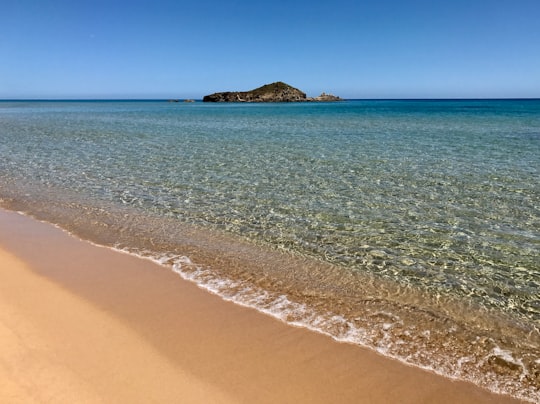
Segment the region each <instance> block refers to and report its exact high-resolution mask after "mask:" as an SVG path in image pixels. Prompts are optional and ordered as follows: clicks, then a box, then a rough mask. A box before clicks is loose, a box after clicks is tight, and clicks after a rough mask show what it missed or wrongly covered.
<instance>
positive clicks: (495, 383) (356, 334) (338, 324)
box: [117, 248, 540, 402]
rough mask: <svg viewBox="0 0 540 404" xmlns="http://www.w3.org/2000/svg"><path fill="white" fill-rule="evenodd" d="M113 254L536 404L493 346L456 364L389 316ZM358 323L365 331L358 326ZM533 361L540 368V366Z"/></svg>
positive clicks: (180, 263)
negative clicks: (330, 307) (342, 309)
mask: <svg viewBox="0 0 540 404" xmlns="http://www.w3.org/2000/svg"><path fill="white" fill-rule="evenodd" d="M117 250H119V251H122V252H124V253H128V254H133V255H136V256H139V257H142V258H146V259H150V260H152V261H154V262H156V263H157V264H159V265H163V266H166V267H168V268H170V269H172V270H173V271H174V272H175V273H177V274H178V275H179V276H181V277H182V278H183V279H184V280H187V281H190V282H194V283H195V284H196V285H198V286H199V287H200V288H202V289H204V290H206V291H208V292H210V293H212V294H215V295H217V296H220V297H221V298H222V299H224V300H225V301H229V302H233V303H235V304H238V305H240V306H243V307H248V308H252V309H255V310H257V311H259V312H262V313H264V314H266V315H269V316H272V317H274V318H276V319H278V320H280V321H283V322H285V323H287V324H289V325H292V326H296V327H301V328H306V329H309V330H311V331H314V332H318V333H321V334H324V335H326V336H329V337H331V338H332V339H334V340H335V341H338V342H342V343H349V344H354V345H358V346H362V347H365V348H369V349H372V350H375V351H376V352H379V353H380V354H382V355H384V356H387V357H390V358H392V359H395V360H398V361H400V362H403V363H406V364H407V365H413V366H415V367H418V368H421V369H424V370H427V371H430V372H433V373H436V374H439V375H441V376H444V377H447V378H450V379H453V380H463V381H468V382H472V383H475V384H477V385H479V386H481V387H483V388H486V389H488V390H490V391H492V392H495V393H498V394H509V395H512V396H514V397H517V398H519V399H522V400H526V401H530V402H538V401H540V389H539V386H538V385H536V386H535V385H532V384H531V383H528V382H530V380H529V379H530V377H529V376H530V374H529V371H528V370H527V367H526V365H525V364H524V363H523V361H522V360H521V359H518V358H515V357H514V355H513V354H512V352H510V351H508V350H505V349H502V348H500V347H498V346H495V347H493V349H492V350H491V352H490V354H489V355H487V356H486V357H484V358H483V359H480V360H479V359H478V358H477V357H475V356H474V355H461V356H459V357H457V358H456V357H448V356H446V357H445V356H441V354H437V352H436V351H434V347H433V344H432V343H431V340H432V339H433V336H432V335H431V331H430V330H429V329H424V330H422V329H418V328H417V327H416V326H414V325H413V326H407V325H406V324H405V323H404V320H403V319H402V318H400V316H398V315H396V314H395V313H392V312H390V311H386V310H375V311H373V312H371V313H370V314H369V316H368V317H369V319H370V320H369V321H367V322H366V319H365V318H355V319H348V318H346V317H345V316H343V315H341V314H337V313H332V312H329V311H325V310H321V309H315V308H312V307H309V306H308V305H306V304H304V303H299V302H295V301H292V300H290V299H289V298H288V297H287V296H285V295H282V294H276V293H271V292H269V291H267V290H263V289H261V288H258V287H256V286H253V285H250V284H247V283H246V282H244V281H237V280H233V279H226V278H221V277H217V276H216V275H215V274H214V273H213V272H212V270H211V269H208V268H204V267H202V266H199V265H197V264H196V263H194V262H193V261H192V260H191V259H190V258H189V257H187V256H178V255H173V254H164V255H153V254H152V253H150V252H141V251H133V250H130V249H126V248H117ZM362 323H363V324H364V326H361V324H362ZM447 331H448V333H449V334H452V333H454V332H456V329H455V328H450V329H448V330H447ZM396 336H397V337H396ZM537 361H538V363H539V364H540V360H537ZM493 367H496V368H497V367H498V368H499V369H498V370H500V368H504V369H503V371H500V372H497V373H496V374H495V373H492V372H490V371H489V369H491V368H493ZM505 369H506V370H507V372H505V371H504V370H505ZM516 372H518V373H519V375H520V376H519V378H518V379H519V380H518V382H519V383H516V380H515V377H514V375H515V373H516ZM501 374H502V376H503V377H501Z"/></svg>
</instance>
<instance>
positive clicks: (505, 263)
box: [0, 100, 540, 402]
mask: <svg viewBox="0 0 540 404" xmlns="http://www.w3.org/2000/svg"><path fill="white" fill-rule="evenodd" d="M0 204H1V205H2V206H4V207H6V208H9V209H13V210H19V211H23V212H25V213H27V214H29V215H32V216H34V217H36V218H38V219H41V220H45V221H48V222H51V223H54V224H56V225H58V226H60V227H62V228H64V229H66V230H68V231H70V232H72V233H74V234H76V235H78V236H79V237H81V238H84V239H88V240H91V241H93V242H95V243H97V244H101V245H105V246H109V247H112V248H116V249H121V250H124V251H128V252H131V253H133V254H138V255H141V256H145V257H150V258H152V259H155V260H156V261H159V262H160V263H161V264H162V265H164V266H166V267H169V268H171V269H172V270H174V271H176V272H178V273H179V274H180V275H181V276H182V277H184V278H187V279H190V280H193V281H195V282H197V283H198V284H199V285H200V286H201V287H203V288H206V289H208V290H210V291H211V292H214V293H217V294H219V295H221V296H222V297H223V298H225V299H227V300H232V301H235V302H237V303H239V304H243V305H247V306H251V307H254V308H256V309H258V310H260V311H262V312H265V313H268V314H271V315H273V316H275V317H278V318H280V319H282V320H284V321H286V322H289V323H291V324H295V325H301V326H305V327H308V328H311V329H314V330H317V331H319V332H323V333H326V334H329V335H331V336H332V337H334V338H335V339H337V340H340V341H347V342H351V343H355V344H359V345H363V346H368V347H370V348H372V349H375V350H377V351H379V352H381V353H383V354H384V355H388V356H391V357H394V358H397V359H399V360H401V361H404V362H407V363H409V364H412V365H415V366H420V367H423V368H426V369H431V370H432V371H435V372H437V373H440V374H443V375H446V376H448V377H452V378H458V379H464V380H470V381H472V382H474V383H476V384H478V385H481V386H483V387H486V388H489V389H491V390H493V391H498V392H503V393H508V394H511V395H513V396H516V397H520V398H523V399H528V400H530V401H536V402H538V401H540V101H539V100H397V101H384V100H377V101H363V100H351V101H344V102H337V103H291V104H211V103H210V104H208V103H201V102H195V103H167V102H164V101H137V102H125V101H91V102H90V101H49V102H40V101H1V102H0Z"/></svg>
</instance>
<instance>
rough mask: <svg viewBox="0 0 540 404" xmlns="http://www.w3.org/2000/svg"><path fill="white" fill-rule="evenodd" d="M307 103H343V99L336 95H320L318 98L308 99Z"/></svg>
mask: <svg viewBox="0 0 540 404" xmlns="http://www.w3.org/2000/svg"><path fill="white" fill-rule="evenodd" d="M308 101H319V102H329V101H343V98H340V97H338V96H337V95H333V94H326V93H322V94H321V95H319V96H318V97H314V98H308Z"/></svg>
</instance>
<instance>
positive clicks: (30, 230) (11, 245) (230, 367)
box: [0, 210, 518, 403]
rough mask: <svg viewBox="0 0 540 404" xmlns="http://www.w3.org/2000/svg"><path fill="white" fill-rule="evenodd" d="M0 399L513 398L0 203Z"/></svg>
mask: <svg viewBox="0 0 540 404" xmlns="http://www.w3.org/2000/svg"><path fill="white" fill-rule="evenodd" d="M0 402H6V403H74V402H77V403H149V402H155V403H511V402H518V401H517V400H513V399H512V398H510V397H507V396H500V395H495V394H492V393H490V392H487V391H485V390H482V389H480V388H478V387H476V386H474V385H473V384H470V383H466V382H457V381H452V380H449V379H446V378H444V377H441V376H438V375H435V374H432V373H430V372H427V371H423V370H421V369H417V368H413V367H409V366H406V365H404V364H402V363H399V362H397V361H394V360H392V359H388V358H386V357H383V356H381V355H379V354H377V353H375V352H372V351H370V350H368V349H364V348H361V347H358V346H355V345H350V344H343V343H338V342H336V341H334V340H332V339H331V338H329V337H327V336H324V335H320V334H317V333H314V332H311V331H308V330H305V329H301V328H296V327H292V326H289V325H287V324H284V323H282V322H280V321H278V320H275V319H273V318H271V317H268V316H265V315H263V314H261V313H259V312H257V311H255V310H251V309H248V308H245V307H240V306H237V305H234V304H232V303H229V302H225V301H223V300H221V299H220V298H219V297H217V296H214V295H211V294H209V293H208V292H205V291H203V290H201V289H199V288H198V287H197V286H196V285H194V284H192V283H190V282H187V281H185V280H183V279H181V278H180V277H179V276H178V275H176V274H174V273H173V272H172V271H170V270H168V269H166V268H164V267H160V266H159V265H157V264H155V263H153V262H151V261H149V260H144V259H140V258H137V257H134V256H130V255H127V254H122V253H119V252H116V251H113V250H111V249H107V248H102V247H97V246H95V245H92V244H91V243H88V242H85V241H81V240H79V239H77V238H75V237H72V236H70V235H68V234H67V233H65V232H63V231H62V230H60V229H58V228H56V227H54V226H52V225H50V224H46V223H42V222H38V221H36V220H33V219H31V218H29V217H26V216H23V215H20V214H18V213H15V212H9V211H4V210H0Z"/></svg>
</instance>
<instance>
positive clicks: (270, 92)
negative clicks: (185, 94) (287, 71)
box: [203, 81, 341, 102]
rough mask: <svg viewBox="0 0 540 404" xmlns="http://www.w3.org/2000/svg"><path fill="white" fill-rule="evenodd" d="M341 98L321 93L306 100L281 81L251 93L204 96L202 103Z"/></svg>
mask: <svg viewBox="0 0 540 404" xmlns="http://www.w3.org/2000/svg"><path fill="white" fill-rule="evenodd" d="M339 100H341V98H339V97H336V96H333V95H330V94H325V93H322V94H321V95H320V96H319V97H316V98H308V97H306V93H304V92H302V91H300V90H299V89H297V88H294V87H292V86H290V85H288V84H285V83H283V82H281V81H278V82H276V83H272V84H266V85H264V86H262V87H259V88H256V89H254V90H251V91H226V92H221V93H214V94H210V95H205V96H204V98H203V101H204V102H306V101H339Z"/></svg>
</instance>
